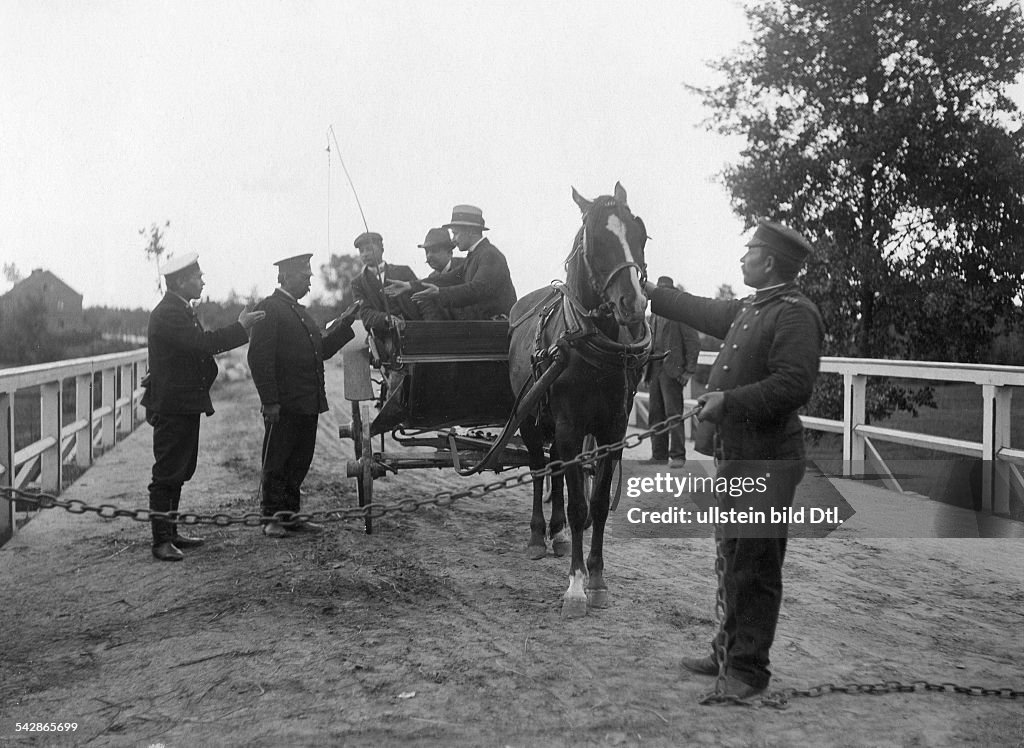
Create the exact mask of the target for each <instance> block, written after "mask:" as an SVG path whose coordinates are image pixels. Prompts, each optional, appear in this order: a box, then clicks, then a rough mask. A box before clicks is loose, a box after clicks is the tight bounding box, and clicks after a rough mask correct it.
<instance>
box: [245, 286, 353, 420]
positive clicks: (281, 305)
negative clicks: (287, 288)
mask: <svg viewBox="0 0 1024 748" xmlns="http://www.w3.org/2000/svg"><path fill="white" fill-rule="evenodd" d="M256 309H257V310H258V311H264V312H266V313H267V316H266V317H265V318H264V319H263V321H262V322H260V323H259V324H258V325H256V326H255V327H253V329H252V339H251V340H250V341H249V369H250V370H251V372H252V381H253V384H255V385H256V391H257V392H258V393H259V395H260V402H261V403H262V404H263V405H275V404H277V405H280V406H281V412H282V413H291V414H295V415H317V414H320V413H323V412H324V411H326V410H327V392H326V389H325V387H324V360H325V359H328V358H330V357H331V356H333V355H334V354H335V353H337V352H338V351H339V350H340V349H341V347H342V346H343V345H345V343H347V342H348V341H350V340H351V339H352V338H353V337H354V336H355V334H354V333H353V332H352V327H351V326H350V325H341V324H339V325H335V326H334V327H333V328H332V329H331V330H330V331H329V332H328V333H327V335H323V333H321V331H320V326H319V325H318V324H317V323H316V321H315V320H314V319H313V318H312V317H310V316H309V313H308V312H307V311H306V308H305V307H304V306H302V304H300V303H299V302H297V301H295V300H294V299H292V298H291V297H290V296H288V294H286V293H284V292H283V291H281V289H277V290H276V291H274V293H273V294H272V295H270V296H268V297H267V298H265V299H263V301H261V302H260V303H259V304H257V305H256Z"/></svg>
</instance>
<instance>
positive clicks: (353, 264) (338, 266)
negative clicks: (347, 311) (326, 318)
mask: <svg viewBox="0 0 1024 748" xmlns="http://www.w3.org/2000/svg"><path fill="white" fill-rule="evenodd" d="M362 269H363V263H362V261H361V260H360V259H359V255H335V254H332V255H331V259H330V260H329V261H328V262H327V264H325V265H321V266H320V277H321V278H322V279H323V282H324V290H325V291H327V292H328V293H329V294H332V295H333V297H334V301H335V308H336V309H344V308H345V307H347V306H348V305H349V304H351V303H352V301H353V299H352V279H353V278H355V277H356V276H357V275H359V272H360V271H361V270H362Z"/></svg>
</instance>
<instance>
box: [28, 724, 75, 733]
mask: <svg viewBox="0 0 1024 748" xmlns="http://www.w3.org/2000/svg"><path fill="white" fill-rule="evenodd" d="M77 729H78V723H77V722H15V723H14V731H15V732H74V731H75V730H77Z"/></svg>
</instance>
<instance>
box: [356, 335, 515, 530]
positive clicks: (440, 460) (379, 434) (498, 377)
mask: <svg viewBox="0 0 1024 748" xmlns="http://www.w3.org/2000/svg"><path fill="white" fill-rule="evenodd" d="M344 367H345V370H344V374H345V399H346V400H348V401H349V402H350V403H351V407H352V423H351V426H343V427H342V429H341V436H342V437H343V438H345V437H348V438H351V439H352V440H353V442H354V446H355V459H354V460H352V461H350V462H349V463H348V466H347V473H348V475H349V476H350V477H354V478H356V479H357V483H358V491H359V505H360V506H366V505H367V504H369V503H372V500H373V481H374V479H375V478H380V477H383V476H385V475H386V474H388V473H396V472H398V471H399V470H408V469H414V468H454V469H455V470H457V471H458V472H459V473H460V474H462V475H471V474H473V473H475V472H479V471H481V470H483V469H490V470H495V471H501V470H505V469H508V468H512V467H523V466H526V465H529V453H528V452H527V451H526V448H525V447H524V446H523V444H522V440H521V439H519V438H516V437H513V436H512V435H511V434H509V435H508V436H509V438H508V439H506V440H505V443H504V444H503V445H502V447H501V448H498V449H494V447H495V444H496V442H497V441H498V440H499V439H500V438H501V437H502V436H503V435H504V433H503V432H504V427H505V426H506V425H508V420H509V416H510V415H511V413H512V411H513V405H514V400H515V398H514V397H513V394H512V389H511V384H510V382H509V370H508V322H507V321H505V320H457V321H450V322H422V321H409V322H406V323H405V325H404V329H402V330H398V329H391V330H389V331H388V333H387V334H386V335H384V336H374V335H372V334H371V336H370V338H369V345H367V346H365V347H359V348H354V349H351V350H346V351H345V353H344ZM374 368H377V369H379V370H380V372H381V376H382V381H381V387H380V389H379V392H378V391H375V389H374V387H373V382H372V376H371V374H372V370H373V369H374ZM372 403H376V405H377V407H378V408H379V412H378V413H377V414H376V415H375V416H373V417H372V418H371V417H370V415H369V414H370V412H371V407H370V406H371V404H372ZM499 432H501V433H499ZM389 433H390V434H391V436H392V438H393V440H394V443H395V445H396V446H398V447H400V448H420V449H400V450H398V451H393V452H390V453H389V452H387V451H386V441H385V436H386V435H387V434H389ZM375 445H377V447H378V448H377V449H374V446H375ZM485 457H487V463H486V464H483V463H482V461H483V460H484V458H485ZM372 527H373V526H372V520H371V519H370V518H367V520H366V531H367V532H372Z"/></svg>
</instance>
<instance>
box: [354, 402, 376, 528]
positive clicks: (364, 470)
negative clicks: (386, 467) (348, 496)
mask: <svg viewBox="0 0 1024 748" xmlns="http://www.w3.org/2000/svg"><path fill="white" fill-rule="evenodd" d="M359 403H360V401H359V400H353V401H352V443H353V444H354V446H355V453H356V460H357V461H358V462H359V475H358V476H356V486H357V487H358V490H359V506H366V505H367V504H372V503H373V444H372V442H371V439H370V424H369V423H363V413H362V409H361V408H360V407H359ZM364 521H365V524H366V534H367V535H369V534H370V533H372V532H373V519H371V518H370V517H366V518H365V520H364Z"/></svg>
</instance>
